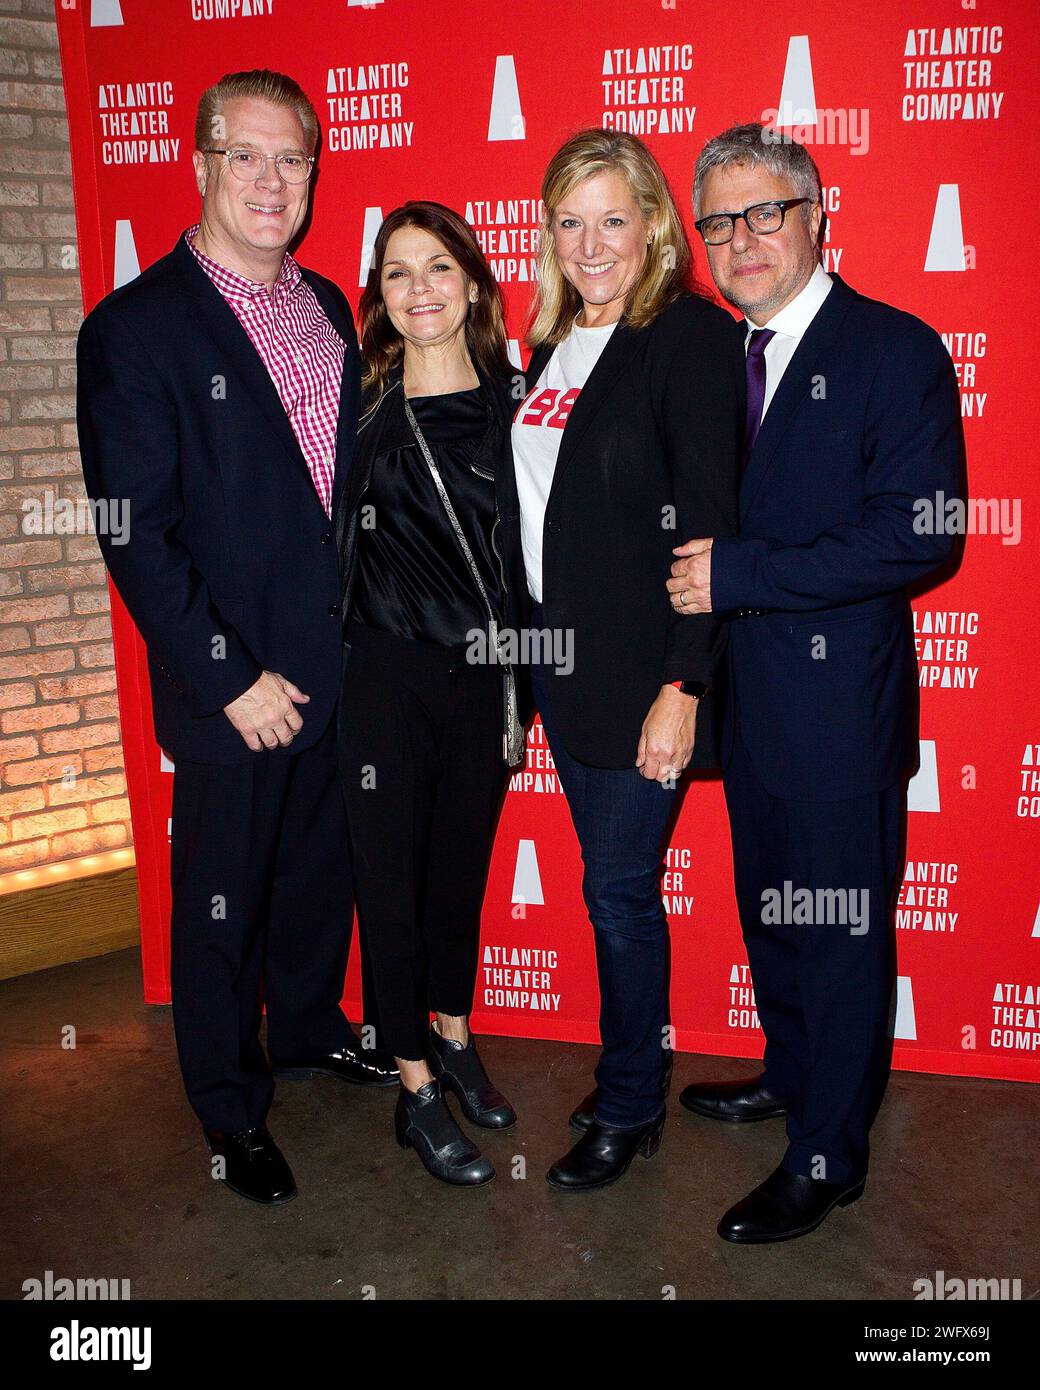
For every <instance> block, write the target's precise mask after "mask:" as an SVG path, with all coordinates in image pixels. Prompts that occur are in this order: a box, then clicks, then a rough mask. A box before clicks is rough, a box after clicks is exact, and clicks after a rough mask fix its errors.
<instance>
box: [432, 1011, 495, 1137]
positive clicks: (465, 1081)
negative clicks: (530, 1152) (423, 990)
mask: <svg viewBox="0 0 1040 1390" xmlns="http://www.w3.org/2000/svg"><path fill="white" fill-rule="evenodd" d="M427 1060H428V1062H429V1066H430V1070H431V1071H432V1072H433V1074H434V1076H435V1077H436V1078H437V1080H438V1081H439V1082H440V1083H441V1087H442V1089H443V1090H445V1091H451V1092H453V1093H454V1094H455V1095H456V1096H457V1097H458V1101H459V1104H460V1105H461V1106H462V1113H463V1114H464V1115H465V1116H466V1119H467V1120H469V1121H470V1123H471V1124H475V1125H480V1126H481V1127H482V1128H484V1129H510V1128H512V1126H513V1125H515V1124H516V1111H515V1110H514V1109H513V1107H512V1106H511V1105H510V1104H509V1102H508V1101H507V1100H506V1098H505V1096H504V1095H503V1094H502V1092H501V1091H500V1090H498V1088H497V1087H495V1086H492V1084H491V1082H490V1080H489V1079H488V1074H487V1072H486V1071H485V1070H484V1063H483V1062H482V1061H481V1060H480V1054H479V1053H478V1052H477V1044H476V1041H475V1040H474V1037H473V1034H472V1033H471V1034H470V1035H469V1042H468V1043H466V1045H465V1046H463V1045H462V1043H457V1042H452V1040H451V1039H450V1038H442V1037H441V1035H440V1033H438V1032H437V1031H436V1029H435V1028H431V1029H430V1045H429V1048H428V1055H427Z"/></svg>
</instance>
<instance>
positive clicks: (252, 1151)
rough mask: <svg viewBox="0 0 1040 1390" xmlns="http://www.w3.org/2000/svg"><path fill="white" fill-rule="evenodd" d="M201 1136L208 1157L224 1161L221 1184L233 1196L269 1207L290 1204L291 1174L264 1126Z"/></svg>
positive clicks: (293, 1189)
mask: <svg viewBox="0 0 1040 1390" xmlns="http://www.w3.org/2000/svg"><path fill="white" fill-rule="evenodd" d="M204 1132H205V1135H206V1142H207V1143H208V1144H209V1149H210V1153H211V1154H213V1156H214V1157H217V1158H222V1159H223V1160H224V1162H223V1173H222V1174H221V1181H222V1182H223V1184H224V1186H225V1187H230V1189H231V1191H232V1192H237V1193H238V1195H239V1196H240V1197H248V1199H249V1200H250V1201H251V1202H261V1203H262V1204H263V1205H264V1206H268V1207H274V1206H280V1205H281V1204H282V1203H283V1202H291V1201H292V1199H293V1198H294V1197H295V1196H296V1182H295V1180H294V1179H293V1175H292V1170H291V1169H290V1167H289V1165H288V1163H286V1161H285V1159H284V1158H283V1157H282V1152H281V1150H280V1149H279V1147H278V1145H277V1144H276V1143H275V1142H274V1140H273V1139H272V1138H271V1136H270V1134H268V1132H267V1126H266V1125H260V1126H258V1127H257V1128H256V1129H239V1130H235V1131H233V1132H228V1131H225V1130H220V1129H207V1130H205V1131H204Z"/></svg>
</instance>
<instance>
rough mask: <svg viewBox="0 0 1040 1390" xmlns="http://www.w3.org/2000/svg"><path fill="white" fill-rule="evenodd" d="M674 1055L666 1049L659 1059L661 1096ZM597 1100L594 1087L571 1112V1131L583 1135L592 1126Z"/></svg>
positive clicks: (665, 1090)
mask: <svg viewBox="0 0 1040 1390" xmlns="http://www.w3.org/2000/svg"><path fill="white" fill-rule="evenodd" d="M674 1057H675V1053H674V1052H673V1051H672V1050H671V1048H667V1049H666V1050H665V1052H664V1053H663V1055H662V1058H661V1095H662V1097H667V1095H668V1091H669V1089H670V1087H671V1084H672V1061H673V1059H674ZM598 1100H599V1087H598V1086H596V1087H594V1088H593V1089H592V1090H591V1091H590V1092H589V1093H588V1095H587V1096H586V1097H585V1099H584V1100H583V1101H581V1102H580V1103H579V1104H578V1106H577V1108H576V1109H575V1110H572V1111H571V1117H570V1119H569V1120H568V1121H567V1123H568V1124H569V1125H570V1127H571V1129H576V1130H577V1131H578V1133H579V1134H584V1133H585V1131H586V1130H587V1129H588V1128H589V1126H590V1125H591V1124H592V1121H593V1117H594V1115H595V1112H596V1103H597V1101H598Z"/></svg>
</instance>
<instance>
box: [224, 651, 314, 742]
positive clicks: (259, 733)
mask: <svg viewBox="0 0 1040 1390" xmlns="http://www.w3.org/2000/svg"><path fill="white" fill-rule="evenodd" d="M310 698H311V697H310V696H309V695H305V694H304V693H303V691H302V690H300V689H298V687H297V686H295V685H293V683H292V681H289V680H286V679H285V677H284V676H280V675H279V674H278V672H277V671H264V672H263V673H262V674H261V675H260V677H259V678H258V679H257V680H256V681H255V682H254V684H253V685H251V686H250V687H249V689H248V690H246V691H244V692H243V694H241V695H239V697H238V698H237V699H236V700H232V701H231V703H230V704H229V705H225V706H224V713H225V714H226V715H227V717H228V718H229V719H230V720H231V722H232V724H233V725H234V726H235V728H236V729H237V730H238V732H239V733H240V734H241V735H242V737H243V739H244V740H245V742H246V746H247V747H249V748H251V749H252V750H253V752H254V753H259V751H260V750H261V749H262V748H277V747H278V745H279V744H281V746H282V747H283V748H288V746H289V744H290V743H292V741H293V738H294V736H295V735H296V734H298V733H299V732H300V730H301V729H302V728H303V719H302V717H301V716H300V714H299V712H298V711H297V709H296V706H297V705H305V704H306V703H307V701H308V700H309V699H310Z"/></svg>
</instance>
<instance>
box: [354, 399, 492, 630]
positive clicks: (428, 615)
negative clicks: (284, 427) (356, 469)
mask: <svg viewBox="0 0 1040 1390" xmlns="http://www.w3.org/2000/svg"><path fill="white" fill-rule="evenodd" d="M408 403H409V405H410V406H411V407H412V411H413V412H414V414H415V418H416V421H417V423H418V425H419V428H420V429H421V430H422V432H423V435H424V437H425V439H426V442H427V444H428V445H429V447H430V452H431V453H432V454H433V457H434V459H435V461H436V463H437V467H438V468H439V469H440V474H441V477H442V479H443V480H444V487H445V489H446V491H447V493H448V496H449V498H450V499H451V505H452V507H453V508H454V510H455V515H456V516H457V517H458V519H459V524H460V525H461V527H462V530H463V533H464V534H465V537H466V540H467V541H468V542H469V547H470V550H471V551H472V552H473V558H474V560H475V561H476V564H477V569H478V571H479V573H480V577H481V579H482V580H483V582H484V588H485V589H486V590H487V595H488V598H489V599H490V601H491V606H492V608H493V610H494V612H495V616H496V618H498V620H499V621H501V619H502V612H503V601H502V600H503V595H502V581H501V578H500V575H499V566H498V561H497V560H496V558H495V553H494V551H493V550H492V548H491V528H492V526H493V524H494V521H495V482H494V475H493V473H491V471H490V468H488V467H487V466H486V465H487V463H488V462H489V460H487V459H485V460H482V464H481V470H480V472H479V473H478V472H477V471H476V470H475V469H474V468H473V460H474V458H475V457H476V454H477V452H478V449H479V447H480V443H481V440H482V439H483V437H484V434H485V432H486V430H487V428H488V414H487V405H486V402H485V398H484V392H483V389H482V388H481V387H479V386H477V387H474V388H473V389H472V390H469V391H451V392H448V393H446V394H445V395H441V396H410V397H409V398H408ZM357 537H358V540H357V547H358V553H357V578H356V583H355V589H354V600H353V603H352V606H351V609H352V611H351V616H352V617H353V618H355V619H356V620H357V621H359V622H362V623H365V624H366V625H367V626H369V627H377V628H381V629H382V630H383V631H384V632H391V633H393V634H394V635H395V636H398V637H410V638H412V639H413V640H416V641H420V642H436V643H439V644H440V645H442V646H455V645H458V644H463V643H466V642H468V641H469V640H470V639H469V636H468V634H469V633H470V632H471V630H472V629H473V628H479V629H480V630H481V631H482V632H485V633H486V632H487V629H488V615H487V609H486V607H485V606H484V601H483V599H482V598H481V597H480V591H479V589H478V588H477V586H476V583H475V582H474V579H473V574H472V572H471V570H470V567H469V562H468V561H467V559H466V557H465V555H464V554H463V552H462V547H461V546H460V545H459V542H458V539H457V537H456V535H455V532H454V530H453V529H452V526H451V523H450V522H449V520H448V515H447V513H446V512H445V510H444V504H443V502H442V501H441V499H440V495H439V493H438V492H437V488H436V486H435V484H434V481H433V477H432V476H431V474H430V469H429V465H428V464H427V462H426V459H425V458H424V457H423V453H422V450H421V449H420V448H419V445H418V444H417V443H414V444H408V445H406V446H404V447H402V448H399V449H393V450H391V451H390V452H389V453H385V454H380V455H379V456H378V457H377V458H376V460H375V462H374V464H373V467H372V477H371V480H370V482H369V485H368V488H367V490H366V492H365V494H364V497H363V498H362V499H361V518H360V524H359V526H358V531H357Z"/></svg>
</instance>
